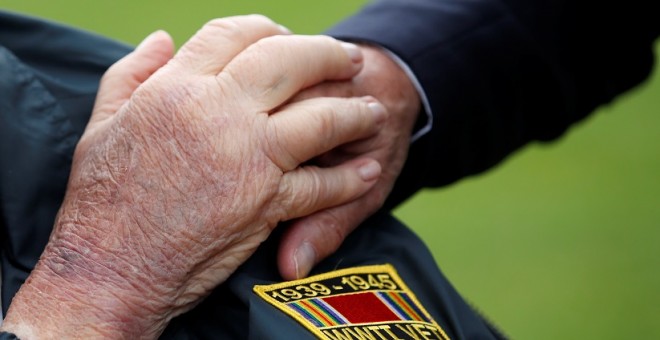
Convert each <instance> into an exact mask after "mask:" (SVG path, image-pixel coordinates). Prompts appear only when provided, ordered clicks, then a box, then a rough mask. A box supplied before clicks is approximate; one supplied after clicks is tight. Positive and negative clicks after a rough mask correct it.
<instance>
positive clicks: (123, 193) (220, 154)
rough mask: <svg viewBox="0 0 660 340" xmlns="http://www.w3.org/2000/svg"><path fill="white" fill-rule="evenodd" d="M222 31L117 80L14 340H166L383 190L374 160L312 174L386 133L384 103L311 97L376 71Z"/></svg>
mask: <svg viewBox="0 0 660 340" xmlns="http://www.w3.org/2000/svg"><path fill="white" fill-rule="evenodd" d="M282 30H283V29H282V28H281V27H280V26H278V25H276V24H274V23H272V22H271V21H270V20H268V19H266V18H264V17H260V16H247V17H235V18H228V19H222V20H215V21H212V22H210V23H208V24H207V25H205V26H204V27H203V28H202V29H201V30H200V31H199V32H198V33H197V34H196V35H195V36H194V37H193V38H192V39H191V40H189V41H188V42H187V43H186V44H185V45H184V46H183V47H182V48H181V50H180V51H179V52H178V53H177V54H176V56H174V57H172V54H173V46H172V42H171V39H170V38H169V36H167V35H166V34H165V33H163V32H159V33H155V34H153V35H152V36H150V37H149V38H148V39H146V40H145V41H144V42H143V43H142V44H141V45H140V46H139V47H138V49H137V50H136V51H135V52H133V53H132V54H131V55H129V56H127V57H126V58H124V59H122V60H121V61H120V62H118V63H117V64H115V65H114V66H113V67H112V68H111V69H110V70H109V71H108V72H107V74H106V75H105V76H104V78H103V80H102V83H101V89H100V91H99V95H98V98H97V104H96V106H95V109H94V113H93V115H92V118H91V120H90V122H89V125H88V127H87V129H86V131H85V133H84V135H83V136H82V138H81V140H80V142H79V145H78V147H77V148H76V152H75V155H74V160H73V167H72V172H71V177H70V180H69V185H68V189H67V194H66V197H65V200H64V203H63V205H62V207H61V210H60V212H59V214H58V218H57V220H56V223H55V228H54V231H53V234H52V235H51V239H50V241H49V244H48V245H47V248H46V250H45V252H44V253H43V255H42V257H41V259H40V261H39V263H38V264H37V267H36V268H35V270H34V271H33V273H32V275H31V276H30V277H29V279H28V281H27V282H26V283H25V284H24V286H23V287H22V288H21V290H20V291H19V293H18V294H17V295H16V297H15V298H14V300H13V302H12V304H11V307H10V310H9V312H8V314H7V318H6V320H5V324H4V325H3V329H4V330H8V331H11V332H14V333H16V334H17V335H19V337H25V338H32V337H36V338H55V337H82V338H88V337H99V336H100V337H131V338H132V337H155V336H157V335H158V334H159V333H160V332H162V330H163V329H164V327H165V325H166V324H167V322H168V321H169V320H170V319H171V318H172V317H174V316H175V315H177V314H180V313H182V312H184V311H186V310H188V309H190V308H192V306H193V305H194V304H195V303H196V302H198V301H199V299H200V298H202V297H204V296H205V295H206V294H207V293H208V292H209V291H210V290H211V289H212V288H214V287H215V286H216V285H218V284H219V283H220V282H222V281H224V280H225V279H226V278H227V277H228V276H229V275H230V274H231V273H232V272H233V271H234V270H235V269H236V268H237V267H238V265H240V264H241V263H242V262H244V261H245V260H246V259H247V258H248V257H249V256H250V255H251V254H252V253H253V252H254V250H255V249H256V247H257V246H258V245H259V244H260V243H261V242H262V241H263V240H264V239H265V238H266V237H267V236H268V235H269V233H270V232H271V230H272V229H273V228H274V227H275V226H276V224H277V223H278V222H280V221H284V220H289V219H293V218H297V217H301V216H305V215H308V214H311V213H313V212H315V211H318V210H321V209H325V208H328V207H332V206H335V205H340V204H343V203H346V202H349V201H352V200H353V199H355V198H357V197H359V196H360V195H363V194H364V193H366V192H367V191H368V190H369V189H370V188H371V186H372V185H373V184H374V183H375V182H376V181H377V179H378V177H379V176H380V166H379V164H378V163H377V162H376V161H375V160H372V159H370V158H360V159H354V160H351V161H347V162H341V163H338V164H333V166H331V167H324V168H319V167H314V166H301V164H302V163H304V162H306V161H308V160H309V159H311V158H313V157H315V156H317V155H319V154H322V153H324V152H327V151H328V150H331V149H333V148H335V147H337V146H338V145H342V144H345V143H347V142H350V141H354V140H357V139H364V138H368V137H369V136H372V135H374V134H375V133H376V132H377V131H378V129H379V127H380V126H381V125H382V124H383V122H384V121H386V112H385V109H384V107H383V106H382V105H380V104H379V103H378V102H377V101H376V100H375V99H373V98H371V97H361V98H349V99H340V98H311V99H306V100H300V101H296V102H295V103H288V100H289V99H290V98H291V97H292V96H293V95H295V94H296V93H297V92H299V91H300V90H301V89H304V88H306V87H309V86H311V85H314V84H316V83H319V82H322V81H325V80H345V79H348V78H350V77H353V76H354V75H355V74H357V73H358V72H359V71H360V69H361V67H362V55H361V53H360V51H359V50H358V49H357V48H356V47H355V46H352V45H347V44H343V43H339V42H337V41H335V40H333V39H331V38H328V37H301V36H282V34H283V32H282Z"/></svg>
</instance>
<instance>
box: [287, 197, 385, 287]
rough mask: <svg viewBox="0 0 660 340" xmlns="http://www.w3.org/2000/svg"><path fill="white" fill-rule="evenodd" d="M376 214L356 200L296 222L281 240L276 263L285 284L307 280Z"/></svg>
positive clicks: (372, 209) (363, 202) (361, 201)
mask: <svg viewBox="0 0 660 340" xmlns="http://www.w3.org/2000/svg"><path fill="white" fill-rule="evenodd" d="M376 208H377V207H376ZM374 210H375V208H373V207H370V206H368V204H366V202H365V201H364V200H361V199H357V200H355V201H352V202H349V203H348V204H345V205H341V206H336V207H332V208H329V209H325V210H322V211H319V212H316V213H314V214H312V215H309V216H305V217H303V218H300V219H297V220H296V221H295V222H294V223H292V224H291V225H290V226H289V228H288V229H287V230H286V232H285V233H284V236H283V237H282V239H281V240H280V247H279V253H278V255H277V257H278V259H277V262H278V267H279V270H280V274H281V275H282V277H283V278H284V279H285V280H297V279H301V278H304V277H306V276H307V275H308V274H309V271H310V270H311V269H312V267H313V266H314V265H316V264H317V263H319V262H320V261H321V260H323V259H325V258H326V257H328V256H330V255H331V254H333V253H334V252H335V251H336V250H337V249H338V248H339V246H341V244H342V243H343V242H344V239H345V238H346V237H347V236H348V234H350V233H351V232H352V231H353V230H354V229H355V228H356V227H357V226H358V225H359V224H360V223H361V222H362V221H364V220H365V219H366V218H367V217H369V216H370V215H371V214H372V213H373V211H374Z"/></svg>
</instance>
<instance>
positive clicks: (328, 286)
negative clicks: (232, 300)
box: [254, 264, 449, 340]
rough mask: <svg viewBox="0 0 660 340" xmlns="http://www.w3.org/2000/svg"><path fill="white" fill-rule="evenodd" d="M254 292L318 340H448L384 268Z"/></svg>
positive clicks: (391, 270) (350, 270) (339, 273)
mask: <svg viewBox="0 0 660 340" xmlns="http://www.w3.org/2000/svg"><path fill="white" fill-rule="evenodd" d="M254 291H255V293H257V294H258V295H259V296H260V297H261V298H263V299H264V300H266V301H267V302H268V303H270V304H272V305H274V306H275V307H277V308H278V309H280V310H281V311H282V312H284V313H286V314H288V315H289V316H291V317H292V318H294V319H295V320H296V321H298V322H299V323H301V324H302V325H303V326H305V327H306V328H307V329H308V330H310V331H311V332H312V333H314V334H315V335H316V336H317V337H318V338H320V339H330V340H338V339H341V340H350V339H401V340H404V339H442V340H448V339H449V337H448V336H447V334H446V333H445V332H444V330H442V328H440V326H438V324H437V323H436V322H435V321H434V320H433V319H432V318H431V316H430V315H429V314H428V312H426V310H425V309H424V307H422V305H421V304H420V303H419V301H417V298H416V297H415V295H414V294H413V293H412V292H411V291H410V289H409V288H408V287H407V286H406V285H405V283H404V282H403V280H401V278H400V277H399V275H398V274H397V272H396V270H395V269H394V267H393V266H392V265H389V264H385V265H374V266H364V267H355V268H348V269H341V270H336V271H333V272H329V273H325V274H321V275H315V276H310V277H308V278H306V279H302V280H296V281H289V282H283V283H277V284H272V285H264V286H254Z"/></svg>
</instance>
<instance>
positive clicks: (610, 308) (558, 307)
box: [0, 0, 660, 339]
mask: <svg viewBox="0 0 660 340" xmlns="http://www.w3.org/2000/svg"><path fill="white" fill-rule="evenodd" d="M364 3H365V1H362V0H361V1H356V0H335V1H303V0H299V1H296V0H286V1H284V0H281V1H266V0H262V1H258V0H244V1H228V0H224V1H186V2H174V1H170V2H167V1H126V0H122V1H82V0H78V1H74V0H67V1H64V0H60V1H26V0H20V1H19V0H4V1H3V2H2V3H1V4H0V7H3V8H5V9H11V10H16V11H20V12H24V13H31V14H33V15H38V16H42V17H46V18H51V19H54V20H57V21H61V22H64V23H68V24H71V25H74V26H78V27H83V28H85V29H89V30H92V31H95V32H98V33H101V34H103V35H107V36H110V37H114V38H116V39H119V40H122V41H125V42H127V43H130V44H137V43H138V42H139V41H140V40H141V38H142V37H144V36H146V35H147V34H149V33H150V32H152V31H154V30H156V29H165V30H167V31H169V32H170V33H171V34H172V35H173V37H174V38H175V40H176V41H177V44H179V45H180V44H181V43H182V42H184V41H185V40H186V38H187V37H189V36H190V35H192V34H193V33H194V32H195V31H196V30H197V29H198V28H199V27H200V26H201V25H202V24H203V23H204V22H206V21H207V20H208V19H211V18H213V17H222V16H228V15H236V14H246V13H262V14H265V15H268V16H269V17H271V18H273V19H275V20H276V21H278V22H280V23H282V24H284V25H285V26H287V27H289V28H290V29H291V30H293V31H295V32H297V33H306V34H313V33H319V32H322V31H323V29H325V28H327V27H329V26H330V25H332V23H334V22H336V21H338V20H340V19H341V18H342V17H344V16H346V15H349V14H350V13H352V12H354V11H355V10H357V9H358V8H359V7H360V6H362V4H364ZM659 20H660V18H659ZM393 29H396V27H395V26H394V27H393ZM656 47H658V48H656V51H658V52H659V53H660V44H658V45H656ZM539 105H543V103H539ZM658 111H660V73H658V72H656V73H655V74H654V76H652V77H651V79H649V81H647V82H646V83H645V84H643V85H642V86H640V87H638V88H637V89H636V90H635V91H633V92H631V93H629V94H627V95H625V96H624V97H622V98H620V99H619V100H618V101H617V102H616V103H614V104H613V105H609V106H608V107H605V108H603V109H601V110H600V112H598V113H597V114H595V115H593V116H592V117H590V118H589V119H588V120H587V121H586V122H583V123H581V124H579V125H578V126H576V127H574V128H572V129H571V130H570V131H569V132H568V133H567V134H566V135H565V136H564V138H562V139H561V140H559V141H557V142H554V143H551V144H545V145H530V146H528V147H527V148H525V149H524V150H522V151H520V152H518V153H516V154H515V155H513V156H512V157H510V158H509V159H508V160H507V161H506V162H505V163H504V164H503V165H501V166H499V167H497V168H496V169H494V170H492V171H490V172H489V173H488V174H485V175H482V176H479V177H476V178H473V179H468V180H464V181H462V182H460V183H458V184H456V185H453V186H451V187H449V188H444V189H441V190H436V191H427V192H423V193H420V194H419V195H417V196H416V197H415V198H414V199H412V200H410V201H409V202H407V203H406V204H404V205H403V206H402V207H400V208H399V209H398V210H397V211H396V215H397V216H398V217H400V218H401V219H402V220H404V221H405V222H406V223H407V224H408V225H410V226H412V227H413V228H414V229H415V230H416V231H417V232H418V233H419V235H421V237H422V238H424V239H425V240H426V241H427V243H428V245H429V246H430V247H431V249H432V251H433V254H434V255H435V257H436V260H437V261H438V263H439V265H440V267H441V268H442V270H443V271H444V273H445V274H446V275H447V276H448V277H449V279H450V280H451V281H452V282H453V283H454V285H455V286H456V287H457V289H458V290H459V291H460V292H462V294H463V295H464V296H465V298H466V299H467V300H468V301H470V302H471V303H472V304H473V305H475V306H476V308H478V309H479V310H481V311H482V312H483V313H485V314H486V315H488V316H489V318H490V319H492V320H493V321H494V322H495V323H496V324H497V325H499V326H500V327H501V328H502V329H504V330H505V331H506V332H507V333H508V334H509V335H511V336H512V337H513V338H518V339H557V338H566V339H621V338H626V339H660V228H658V227H659V225H660V157H659V156H660V155H659V151H660V115H659V113H660V112H658Z"/></svg>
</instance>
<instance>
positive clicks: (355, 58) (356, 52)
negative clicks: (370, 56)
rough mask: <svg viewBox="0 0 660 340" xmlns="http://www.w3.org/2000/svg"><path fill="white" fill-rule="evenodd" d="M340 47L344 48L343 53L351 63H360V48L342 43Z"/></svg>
mask: <svg viewBox="0 0 660 340" xmlns="http://www.w3.org/2000/svg"><path fill="white" fill-rule="evenodd" d="M341 47H343V48H344V51H346V54H348V56H349V57H350V58H351V61H352V62H353V63H356V64H357V63H361V62H362V51H360V48H359V47H357V45H355V44H351V43H347V42H342V43H341Z"/></svg>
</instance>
